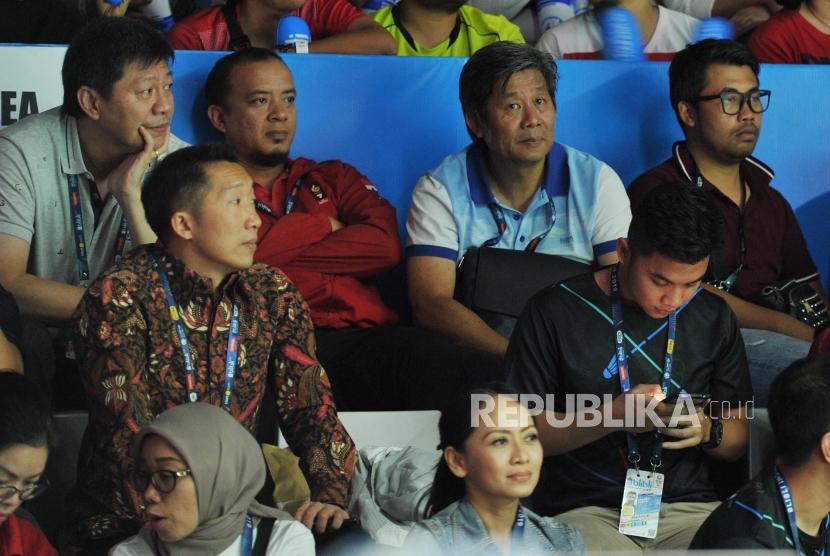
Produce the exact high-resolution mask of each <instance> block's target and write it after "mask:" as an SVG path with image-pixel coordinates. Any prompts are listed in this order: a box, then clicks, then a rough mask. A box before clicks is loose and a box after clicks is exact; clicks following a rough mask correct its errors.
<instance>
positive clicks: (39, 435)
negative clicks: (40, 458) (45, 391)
mask: <svg viewBox="0 0 830 556" xmlns="http://www.w3.org/2000/svg"><path fill="white" fill-rule="evenodd" d="M15 444H26V445H27V446H34V447H36V448H40V447H42V446H45V447H46V448H51V447H53V446H54V445H55V433H54V430H53V428H52V417H51V415H50V413H49V405H48V404H47V402H46V400H45V398H44V396H43V395H42V394H41V392H40V390H38V388H37V386H36V385H35V384H34V383H33V382H32V381H31V380H29V379H28V378H26V377H25V376H23V375H21V374H18V373H15V372H9V371H3V372H0V452H2V451H3V450H5V449H6V448H9V447H11V446H13V445H15Z"/></svg>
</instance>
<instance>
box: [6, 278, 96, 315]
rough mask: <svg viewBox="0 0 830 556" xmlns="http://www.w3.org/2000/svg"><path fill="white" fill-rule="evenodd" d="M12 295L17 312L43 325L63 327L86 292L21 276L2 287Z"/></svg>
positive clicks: (80, 288)
mask: <svg viewBox="0 0 830 556" xmlns="http://www.w3.org/2000/svg"><path fill="white" fill-rule="evenodd" d="M5 286H6V289H8V290H9V291H10V292H11V293H12V295H14V298H15V300H16V301H17V305H18V306H19V307H20V313H21V314H22V315H25V316H29V317H34V318H36V319H40V320H43V321H46V322H47V323H55V324H65V323H66V322H67V321H69V320H70V319H71V318H72V313H73V312H74V311H75V308H76V307H77V306H78V303H79V302H80V301H81V298H82V297H83V295H84V292H85V291H86V290H85V289H84V288H82V287H80V286H71V285H69V284H64V283H62V282H55V281H53V280H46V279H43V278H39V277H37V276H35V275H33V274H24V275H22V276H20V277H18V278H17V279H15V280H12V281H11V283H9V284H5Z"/></svg>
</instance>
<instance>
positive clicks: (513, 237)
mask: <svg viewBox="0 0 830 556" xmlns="http://www.w3.org/2000/svg"><path fill="white" fill-rule="evenodd" d="M551 199H553V207H554V209H555V210H551V209H550V208H549V204H550V200H551ZM491 203H496V204H498V205H499V206H500V207H501V210H502V212H503V214H504V217H505V223H506V225H507V226H506V229H505V231H504V233H503V234H502V235H501V237H500V238H499V241H498V243H496V244H495V245H494V246H495V247H498V248H502V249H515V250H524V249H525V248H526V247H527V245H528V243H530V242H531V240H533V239H534V238H536V237H538V236H539V235H541V234H543V233H545V231H546V230H549V229H550V232H549V233H548V234H547V235H546V236H545V237H544V239H542V241H541V242H540V243H539V245H538V246H537V248H536V251H537V252H539V253H547V254H551V255H560V256H563V257H568V258H570V259H573V260H576V261H580V262H584V263H588V264H591V263H593V262H594V260H595V258H596V257H599V256H600V255H604V254H606V253H610V252H612V251H614V250H615V248H616V240H617V238H620V237H627V235H628V226H629V224H630V223H631V209H630V206H629V202H628V196H627V195H626V192H625V188H624V187H623V184H622V181H621V180H620V178H619V176H617V174H616V172H614V170H612V169H611V167H610V166H608V165H607V164H605V163H604V162H601V161H599V160H597V159H596V158H594V157H593V156H591V155H589V154H587V153H584V152H582V151H578V150H576V149H573V148H571V147H568V146H566V145H562V144H559V143H554V145H553V147H552V148H551V150H550V153H548V158H547V161H546V165H545V172H544V175H543V178H542V187H540V188H539V190H538V191H537V192H536V195H535V196H534V197H533V200H532V201H531V203H530V205H529V206H528V208H527V210H526V211H525V212H520V211H517V210H515V209H513V208H511V207H508V206H506V205H504V204H502V203H500V202H499V201H498V200H497V199H496V198H495V196H494V195H493V191H492V189H491V187H490V183H489V181H488V179H487V173H486V171H485V162H484V153H483V152H482V151H481V149H480V148H478V147H476V146H475V145H471V146H470V147H467V148H466V149H465V150H463V151H461V152H459V153H455V154H452V155H450V156H448V157H446V158H445V159H444V160H443V161H442V162H441V164H439V165H438V167H437V168H435V169H434V170H431V171H429V172H427V173H426V174H424V175H423V176H422V177H421V179H420V180H418V184H417V185H416V186H415V190H414V191H413V192H412V206H411V207H410V209H409V216H408V218H407V221H406V231H407V236H408V237H407V255H408V256H410V257H413V256H414V257H417V256H429V257H441V258H445V259H450V260H453V261H459V260H460V259H461V258H462V257H463V256H464V253H465V252H466V251H467V249H469V248H470V247H480V246H481V245H482V244H483V243H485V242H486V241H488V240H490V239H492V238H497V237H499V230H498V226H497V224H496V220H495V218H494V217H493V213H492V211H491V209H490V204H491ZM551 220H553V226H552V227H551Z"/></svg>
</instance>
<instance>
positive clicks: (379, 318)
mask: <svg viewBox="0 0 830 556" xmlns="http://www.w3.org/2000/svg"><path fill="white" fill-rule="evenodd" d="M205 96H206V97H207V101H208V117H209V118H210V121H211V123H212V124H213V126H214V127H215V128H216V129H218V130H219V131H221V132H222V133H224V134H225V139H226V141H227V142H228V144H230V145H231V146H232V147H233V148H234V150H235V151H236V154H237V156H238V157H239V160H240V163H241V164H242V166H243V167H244V168H245V169H246V170H247V171H248V173H250V174H251V177H252V178H253V181H254V191H255V194H256V197H257V209H258V210H259V212H260V216H261V217H262V226H261V227H260V229H259V239H258V246H257V251H256V255H255V259H256V261H257V262H264V263H267V264H270V265H273V266H277V267H279V268H280V269H281V270H282V271H283V272H285V273H286V274H287V275H288V277H289V278H291V280H292V281H293V282H294V283H295V284H296V286H297V289H299V291H300V293H301V294H302V295H303V297H305V299H306V301H307V303H308V305H309V307H310V309H311V317H312V321H313V322H314V326H315V328H316V336H317V350H318V352H317V357H318V358H319V360H320V362H321V363H322V364H323V366H324V368H325V369H326V371H327V372H328V373H329V375H330V378H331V382H332V387H333V390H334V396H335V400H336V402H337V407H338V409H341V410H344V409H351V410H395V409H397V410H404V409H437V408H441V407H442V405H443V402H444V398H445V396H446V395H449V394H451V393H452V392H453V391H455V390H456V389H459V388H462V387H464V386H466V385H469V384H472V383H479V382H484V381H488V380H493V379H496V378H500V377H501V372H502V371H501V364H500V362H499V360H498V359H497V358H495V357H494V356H491V355H489V354H485V353H484V352H481V351H479V350H475V349H471V348H465V347H461V346H458V345H456V344H454V343H452V342H451V341H449V340H447V339H445V338H444V337H442V336H440V335H437V334H435V333H432V332H429V331H425V330H421V329H416V328H413V327H409V326H399V325H395V323H396V322H397V316H396V315H395V313H394V312H393V311H392V310H391V309H390V308H389V307H387V306H386V305H385V304H384V302H383V300H382V299H381V296H380V293H379V291H378V289H377V287H376V286H375V284H374V278H375V277H376V276H377V275H378V274H379V273H381V272H385V271H388V270H391V269H392V268H394V267H395V266H396V265H397V264H398V262H399V261H400V258H401V244H400V239H399V238H398V232H397V223H396V220H395V208H394V207H393V206H392V205H390V204H389V202H388V201H386V200H385V199H383V198H382V197H381V196H380V195H379V194H378V190H377V189H376V188H375V186H374V185H373V184H372V182H371V181H369V179H368V178H366V177H365V176H363V175H362V174H360V172H358V171H357V170H356V169H355V168H353V167H352V166H349V165H348V164H345V163H343V162H339V161H326V162H321V163H318V162H315V161H313V160H308V159H306V158H296V159H291V158H289V156H288V151H289V148H290V146H291V142H292V140H293V139H294V132H295V130H296V107H295V104H294V100H295V97H296V91H295V89H294V82H293V79H292V77H291V72H290V71H289V69H288V67H287V66H286V65H285V64H284V63H283V62H282V60H281V59H280V58H279V56H277V55H276V54H274V53H273V52H272V51H270V50H266V49H257V48H253V49H249V50H246V51H241V52H235V53H233V54H229V55H228V56H226V57H224V58H222V59H221V60H220V61H219V62H217V64H216V66H214V68H213V70H211V72H210V75H209V76H208V79H207V83H206V85H205Z"/></svg>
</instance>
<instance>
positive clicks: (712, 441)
mask: <svg viewBox="0 0 830 556" xmlns="http://www.w3.org/2000/svg"><path fill="white" fill-rule="evenodd" d="M709 421H710V422H711V423H712V424H711V426H710V427H709V440H708V441H706V442H701V443H700V447H701V448H706V449H712V448H717V447H718V446H720V443H721V440H723V421H721V420H720V417H712V416H710V417H709Z"/></svg>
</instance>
